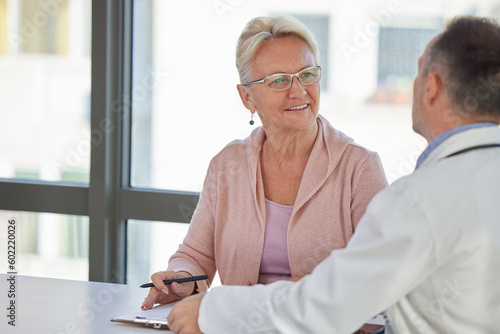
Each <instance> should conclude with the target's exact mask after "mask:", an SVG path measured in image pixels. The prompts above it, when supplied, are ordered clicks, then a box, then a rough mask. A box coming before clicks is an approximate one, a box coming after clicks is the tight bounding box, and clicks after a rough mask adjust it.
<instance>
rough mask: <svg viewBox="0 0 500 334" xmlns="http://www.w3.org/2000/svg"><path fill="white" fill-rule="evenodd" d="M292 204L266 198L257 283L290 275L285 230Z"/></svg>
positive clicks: (285, 277)
mask: <svg viewBox="0 0 500 334" xmlns="http://www.w3.org/2000/svg"><path fill="white" fill-rule="evenodd" d="M292 211H293V205H282V204H278V203H274V202H272V201H270V200H268V199H266V229H265V232H264V250H263V252H262V261H261V262H260V271H259V283H261V284H266V283H271V282H274V281H277V280H280V279H288V278H291V277H292V273H291V271H290V263H289V262H288V247H287V239H288V238H287V234H288V233H287V232H288V223H289V222H290V217H291V216H292Z"/></svg>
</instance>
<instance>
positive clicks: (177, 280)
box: [141, 275, 208, 288]
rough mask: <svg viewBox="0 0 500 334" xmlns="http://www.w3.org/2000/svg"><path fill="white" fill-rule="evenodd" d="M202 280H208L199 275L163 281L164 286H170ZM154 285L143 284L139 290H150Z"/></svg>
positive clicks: (204, 276)
mask: <svg viewBox="0 0 500 334" xmlns="http://www.w3.org/2000/svg"><path fill="white" fill-rule="evenodd" d="M204 279H208V276H207V275H199V276H190V277H183V278H174V279H167V280H164V281H163V283H164V284H172V283H174V282H175V283H184V282H194V281H201V280H204ZM154 286H155V285H154V284H153V283H145V284H143V285H141V288H152V287H154Z"/></svg>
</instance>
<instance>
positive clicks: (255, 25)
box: [236, 15, 319, 84]
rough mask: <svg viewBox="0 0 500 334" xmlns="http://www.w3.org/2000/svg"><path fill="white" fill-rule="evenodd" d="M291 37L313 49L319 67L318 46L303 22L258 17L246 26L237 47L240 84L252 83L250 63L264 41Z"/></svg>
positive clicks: (274, 17) (294, 19)
mask: <svg viewBox="0 0 500 334" xmlns="http://www.w3.org/2000/svg"><path fill="white" fill-rule="evenodd" d="M290 36H292V37H297V38H299V39H301V40H303V41H304V42H305V43H306V44H307V45H308V46H309V48H310V49H311V52H312V54H313V57H314V61H315V62H316V65H319V48H318V44H317V43H316V39H315V38H314V36H313V34H312V33H311V32H310V31H309V29H307V27H306V26H305V25H304V24H303V23H302V22H300V21H299V20H297V19H296V18H294V17H292V16H288V15H282V16H265V17H256V18H254V19H252V20H250V21H249V22H248V23H247V24H246V26H245V28H244V29H243V31H242V32H241V35H240V38H239V39H238V45H237V47H236V68H237V69H238V74H239V75H240V83H241V84H248V83H249V82H250V63H251V62H252V60H253V58H254V56H255V54H256V53H257V51H258V50H259V48H260V46H261V45H262V43H263V42H264V41H267V40H270V39H278V38H283V37H290Z"/></svg>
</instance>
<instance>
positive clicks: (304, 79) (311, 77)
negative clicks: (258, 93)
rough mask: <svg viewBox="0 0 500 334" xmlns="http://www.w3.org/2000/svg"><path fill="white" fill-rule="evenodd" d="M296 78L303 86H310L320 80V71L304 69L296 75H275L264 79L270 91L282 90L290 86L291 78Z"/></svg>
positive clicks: (314, 68)
mask: <svg viewBox="0 0 500 334" xmlns="http://www.w3.org/2000/svg"><path fill="white" fill-rule="evenodd" d="M295 75H296V76H297V77H298V78H299V81H300V83H301V84H303V85H312V84H314V83H317V82H318V81H319V80H320V78H321V70H320V69H319V68H317V67H310V68H306V69H305V70H303V71H301V72H299V73H297V74H275V75H271V76H269V77H268V78H267V79H266V84H267V87H269V89H270V90H273V91H274V90H284V89H287V88H289V87H290V86H291V84H292V80H293V76H295Z"/></svg>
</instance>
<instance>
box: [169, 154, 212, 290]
mask: <svg viewBox="0 0 500 334" xmlns="http://www.w3.org/2000/svg"><path fill="white" fill-rule="evenodd" d="M213 173H214V172H213V166H212V162H211V163H210V166H209V168H208V172H207V175H206V177H205V181H204V184H203V190H202V192H201V194H200V199H199V201H198V204H197V206H196V209H195V211H194V213H193V217H192V219H191V223H190V225H189V229H188V232H187V235H186V237H185V238H184V241H183V243H182V244H180V245H179V249H178V250H177V252H175V253H174V254H173V255H172V256H171V257H170V260H169V265H168V269H167V270H172V271H186V272H188V273H190V274H191V275H193V276H194V275H208V276H209V278H208V285H210V284H211V282H212V280H213V278H214V275H215V272H216V266H215V251H214V230H215V218H214V217H215V213H214V210H215V208H214V203H215V200H216V199H215V193H216V192H215V189H214V187H215V181H214V180H215V177H214V175H213ZM203 283H204V281H202V282H197V284H198V289H199V291H205V290H207V288H208V286H206V284H203Z"/></svg>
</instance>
